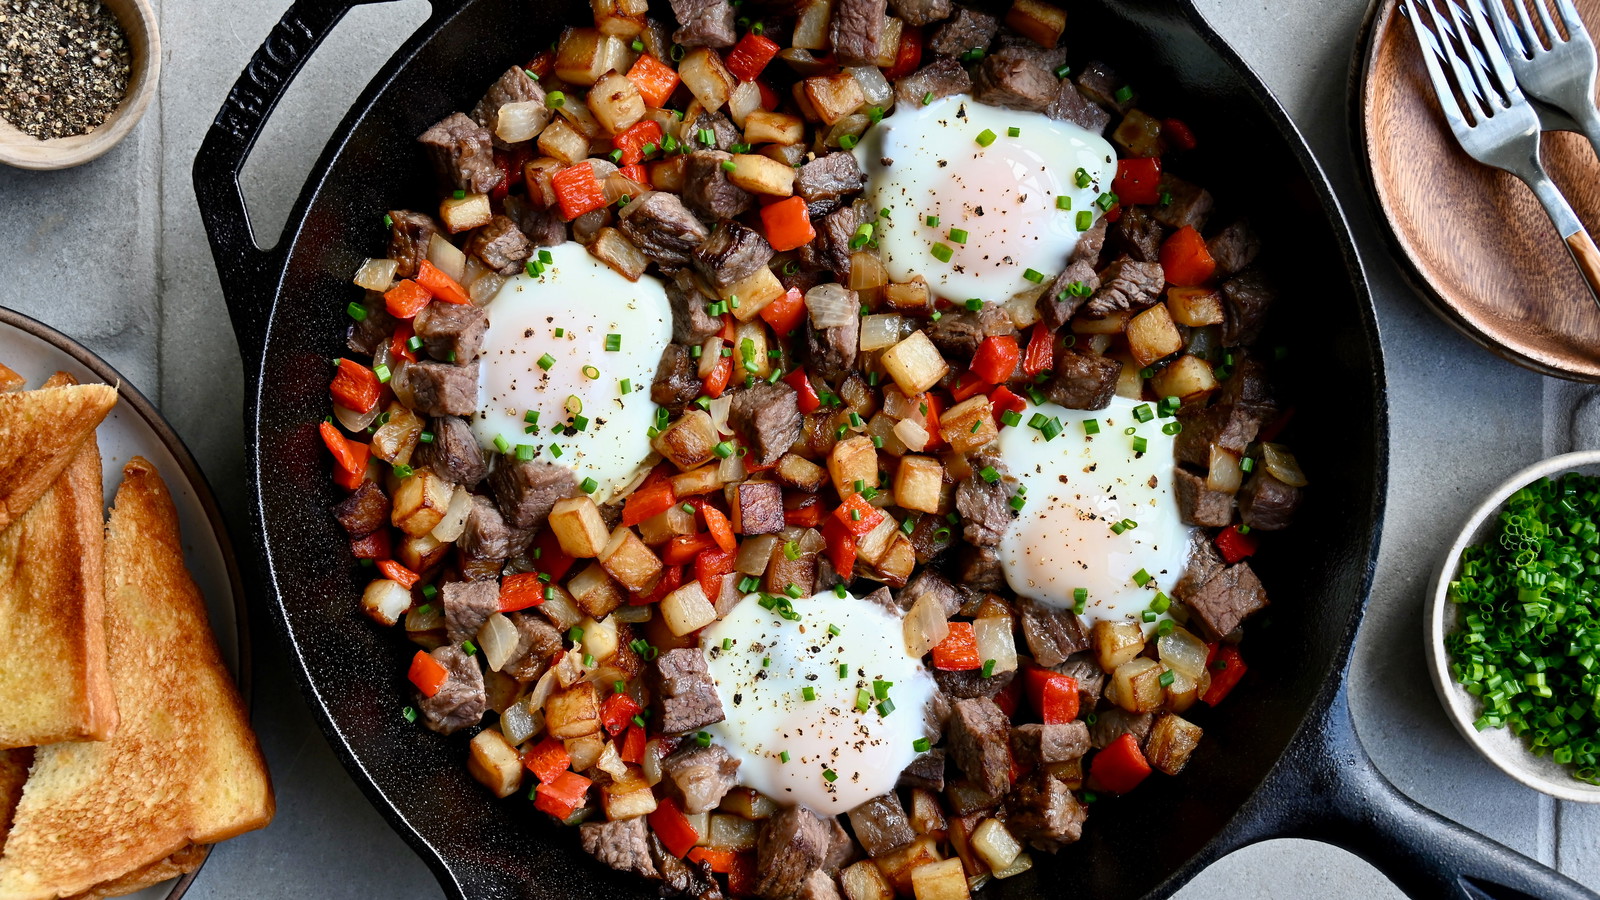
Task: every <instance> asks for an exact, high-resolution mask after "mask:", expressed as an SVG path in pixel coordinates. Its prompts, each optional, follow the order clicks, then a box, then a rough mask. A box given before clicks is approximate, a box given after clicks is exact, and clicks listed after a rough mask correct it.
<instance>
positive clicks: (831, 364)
mask: <svg viewBox="0 0 1600 900" xmlns="http://www.w3.org/2000/svg"><path fill="white" fill-rule="evenodd" d="M803 327H804V329H805V338H806V343H805V354H804V355H805V359H806V363H807V365H808V366H809V368H810V370H811V373H812V374H814V375H816V376H818V377H820V378H822V379H824V380H826V381H829V382H832V383H834V384H838V383H839V382H841V381H843V380H844V379H845V377H846V376H848V375H849V374H850V372H851V369H852V368H853V367H854V366H855V364H856V351H857V350H858V349H859V348H860V346H861V320H860V319H851V320H850V321H848V322H846V323H845V324H843V325H835V326H833V327H832V328H822V329H817V328H812V327H811V322H810V321H807V322H805V323H804V325H803Z"/></svg>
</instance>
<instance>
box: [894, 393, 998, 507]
mask: <svg viewBox="0 0 1600 900" xmlns="http://www.w3.org/2000/svg"><path fill="white" fill-rule="evenodd" d="M939 434H940V436H942V437H943V438H944V439H945V442H946V443H948V444H949V445H950V446H951V448H952V449H954V450H955V451H956V452H957V453H970V452H972V451H973V450H976V449H978V448H979V447H982V446H985V445H986V444H988V443H989V442H990V441H993V440H994V439H995V438H997V437H999V436H1000V429H999V428H998V427H997V426H996V425H995V423H994V411H993V409H992V408H991V407H990V406H989V398H988V397H985V396H984V395H982V394H974V395H973V396H971V397H968V398H967V399H965V400H963V401H961V402H960V403H957V404H956V405H955V406H952V407H950V408H949V409H948V410H946V411H945V412H943V413H941V414H940V416H939ZM902 505H903V504H902Z"/></svg>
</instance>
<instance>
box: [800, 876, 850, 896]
mask: <svg viewBox="0 0 1600 900" xmlns="http://www.w3.org/2000/svg"><path fill="white" fill-rule="evenodd" d="M843 898H844V895H843V894H841V893H839V882H838V881H837V880H836V879H835V878H834V877H833V876H832V875H829V874H828V873H827V872H826V871H824V870H821V869H819V870H817V871H815V872H812V873H811V877H810V878H807V879H806V883H805V884H803V885H801V886H800V893H798V894H796V895H795V900H843Z"/></svg>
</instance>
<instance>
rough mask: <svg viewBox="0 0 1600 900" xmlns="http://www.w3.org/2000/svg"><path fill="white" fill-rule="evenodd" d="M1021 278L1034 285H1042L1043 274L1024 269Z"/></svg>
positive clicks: (1035, 270)
mask: <svg viewBox="0 0 1600 900" xmlns="http://www.w3.org/2000/svg"><path fill="white" fill-rule="evenodd" d="M1022 277H1023V278H1026V279H1028V280H1029V281H1031V282H1033V283H1034V284H1044V273H1043V272H1041V271H1039V270H1038V269H1026V270H1024V271H1023V273H1022Z"/></svg>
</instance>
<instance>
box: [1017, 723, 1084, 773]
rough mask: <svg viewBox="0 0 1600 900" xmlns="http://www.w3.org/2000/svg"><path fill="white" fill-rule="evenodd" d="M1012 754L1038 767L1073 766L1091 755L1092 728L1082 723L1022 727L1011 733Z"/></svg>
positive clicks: (1021, 760)
mask: <svg viewBox="0 0 1600 900" xmlns="http://www.w3.org/2000/svg"><path fill="white" fill-rule="evenodd" d="M1011 752H1012V753H1013V754H1014V755H1015V756H1016V758H1017V761H1018V762H1023V763H1029V764H1031V765H1032V766H1034V767H1038V766H1044V765H1050V764H1052V763H1064V762H1072V761H1073V760H1075V759H1082V758H1083V755H1084V754H1085V753H1088V752H1089V726H1087V725H1085V724H1083V723H1082V722H1062V723H1059V724H1055V725H1039V724H1031V725H1018V726H1017V727H1015V728H1013V729H1011Z"/></svg>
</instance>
